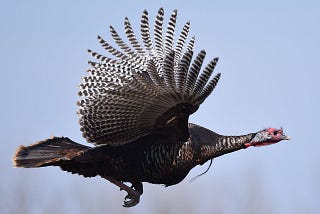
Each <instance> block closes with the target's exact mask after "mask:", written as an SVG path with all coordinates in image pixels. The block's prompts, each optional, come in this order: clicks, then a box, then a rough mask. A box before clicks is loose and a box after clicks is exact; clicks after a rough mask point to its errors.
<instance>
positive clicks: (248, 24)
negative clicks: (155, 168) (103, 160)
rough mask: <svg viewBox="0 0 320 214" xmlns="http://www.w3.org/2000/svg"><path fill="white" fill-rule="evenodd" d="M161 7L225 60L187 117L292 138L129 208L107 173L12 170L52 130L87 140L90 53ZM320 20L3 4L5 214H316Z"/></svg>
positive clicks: (1, 206) (253, 5)
mask: <svg viewBox="0 0 320 214" xmlns="http://www.w3.org/2000/svg"><path fill="white" fill-rule="evenodd" d="M160 7H163V8H164V9H165V17H166V18H167V17H168V15H169V14H171V12H172V10H174V9H178V21H177V25H178V29H181V27H182V26H183V24H184V23H185V22H186V21H188V20H190V21H191V33H190V35H195V36H196V44H195V50H196V51H200V50H202V49H205V50H206V52H207V58H206V60H205V62H208V61H209V60H210V59H211V58H213V57H216V56H219V57H220V60H219V63H218V66H217V68H216V71H217V72H221V73H222V77H221V80H220V81H219V84H218V86H217V87H216V89H215V92H214V93H213V94H212V95H211V96H210V97H209V98H208V99H207V100H206V102H205V103H203V104H202V106H201V107H200V109H199V110H198V111H197V112H196V113H195V114H194V115H192V117H191V119H190V120H191V122H194V123H197V124H200V125H202V126H205V127H207V128H209V129H211V130H214V131H216V132H218V133H221V134H226V135H238V134H245V133H249V132H253V131H258V130H260V129H263V128H266V127H269V126H272V127H280V126H283V128H284V130H285V132H286V133H287V134H288V135H289V136H291V138H292V140H291V141H286V142H281V143H280V144H277V145H272V146H269V147H261V148H249V149H247V150H242V151H238V152H235V153H232V154H228V155H226V156H222V157H220V158H217V159H216V160H214V164H213V167H212V169H211V170H210V171H209V172H208V173H207V174H206V175H204V176H202V177H200V178H198V179H197V180H196V181H194V182H192V183H190V182H189V181H190V179H191V178H192V177H193V176H195V175H197V174H199V173H201V172H202V171H204V170H205V167H206V166H202V167H197V168H196V169H194V170H193V171H192V172H191V173H190V175H189V176H188V177H187V178H186V179H185V180H184V181H183V182H182V183H181V184H178V185H176V186H174V187H169V188H164V187H162V186H156V185H151V184H146V185H145V192H144V195H143V196H142V199H141V200H142V201H141V203H140V204H139V205H138V206H137V207H134V208H132V209H129V210H125V209H123V208H122V207H121V204H122V200H123V197H124V196H125V193H124V192H119V191H118V188H116V187H114V186H113V185H112V184H110V183H108V182H106V181H104V180H103V179H101V178H92V179H85V178H82V177H80V176H75V175H71V174H68V173H65V172H63V171H61V170H59V169H58V168H43V169H26V170H25V169H13V168H12V163H11V157H12V155H13V153H14V151H15V149H16V147H17V146H19V145H28V144H31V143H34V142H35V141H38V140H42V139H45V138H48V137H50V136H53V135H55V136H62V135H63V136H68V137H70V138H71V139H73V140H75V141H77V142H79V143H85V140H84V139H83V138H82V137H81V133H80V131H79V125H78V117H77V115H76V113H75V112H76V111H77V106H76V104H75V103H76V101H77V99H78V97H77V94H76V93H77V85H78V84H79V83H80V78H81V77H82V76H84V75H85V70H86V69H87V68H88V65H87V61H88V60H92V58H91V57H90V56H89V54H87V52H86V50H87V49H88V48H90V49H93V50H97V51H98V52H101V53H104V52H103V49H102V48H101V47H99V44H98V42H97V39H96V36H97V35H101V36H102V37H104V38H105V39H106V40H107V41H111V36H110V35H109V32H108V27H109V25H113V26H114V27H115V28H116V29H117V31H118V32H119V33H120V34H121V35H123V32H124V31H123V20H124V17H126V16H127V17H128V18H129V19H130V21H131V23H132V25H133V27H134V28H135V29H136V32H139V25H140V24H139V22H140V17H141V13H142V11H143V10H144V9H147V10H148V11H149V18H150V20H151V22H153V20H154V17H155V15H156V12H157V10H158V9H159V8H160ZM165 20H166V21H167V20H168V19H165ZM319 22H320V3H319V1H303V2H302V1H281V2H280V1H264V2H262V3H261V2H259V3H258V2H257V1H241V2H240V1H228V2H226V1H201V2H200V1H198V2H197V3H187V2H185V1H174V2H173V1H161V2H160V1H159V2H158V1H141V0H140V1H123V0H118V1H113V2H112V3H111V2H107V1H77V2H76V1H73V2H71V1H51V2H49V1H46V2H44V1H3V2H2V6H1V8H0V26H1V31H0V59H1V80H2V81H1V84H0V89H1V92H2V94H1V98H2V101H1V105H0V108H1V109H0V110H1V111H0V126H1V130H2V132H1V135H2V144H1V145H2V146H1V149H0V163H1V164H0V169H1V174H0V181H1V182H0V198H1V201H0V212H1V213H19V209H24V211H25V213H44V212H46V213H50V212H52V213H53V212H55V213H56V212H60V213H88V212H94V213H106V211H113V212H121V213H150V212H155V213H162V212H167V213H174V212H178V211H179V210H181V209H184V210H186V211H188V212H187V213H199V212H202V213H212V212H214V211H215V212H217V213H235V212H236V213H248V212H249V213H250V212H251V213H319V212H320V205H319V198H320V182H319V180H320V167H319V166H320V156H319V154H318V153H319V152H318V151H319V149H320V146H319V142H318V141H319V140H318V135H317V134H318V131H319V128H320V126H319V120H320V117H319V109H320V86H319V80H320V74H319V73H320V66H319V59H320V28H319ZM151 25H153V23H152V24H151Z"/></svg>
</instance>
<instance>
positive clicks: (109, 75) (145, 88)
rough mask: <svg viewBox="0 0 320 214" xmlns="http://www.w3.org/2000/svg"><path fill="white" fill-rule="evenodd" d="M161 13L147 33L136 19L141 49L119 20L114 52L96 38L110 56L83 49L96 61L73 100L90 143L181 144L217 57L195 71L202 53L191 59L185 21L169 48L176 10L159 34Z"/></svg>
mask: <svg viewBox="0 0 320 214" xmlns="http://www.w3.org/2000/svg"><path fill="white" fill-rule="evenodd" d="M163 16H164V11H163V9H162V8H160V9H159V11H158V14H157V16H156V19H155V24H154V38H153V39H154V40H153V41H152V38H151V34H150V26H149V20H148V13H147V11H144V12H143V14H142V19H141V37H142V41H143V45H141V44H140V42H139V41H138V40H137V38H136V36H135V34H134V32H133V29H132V27H131V24H130V22H129V20H128V19H127V18H125V22H124V26H125V34H126V36H127V39H128V40H129V43H130V45H129V44H127V43H125V42H124V41H123V39H122V38H121V37H120V36H119V35H118V33H117V32H116V31H115V30H114V28H113V27H112V26H110V32H111V36H112V38H113V39H114V41H115V43H116V44H117V45H118V46H119V49H116V48H114V47H113V46H111V45H110V44H109V43H107V42H106V41H105V40H104V39H102V38H101V37H100V36H98V40H99V42H100V44H101V45H102V47H103V48H104V49H106V50H107V51H108V52H109V53H110V54H111V55H113V58H109V57H106V56H103V55H100V54H98V53H96V52H94V51H91V50H89V53H90V54H91V55H92V56H93V57H95V58H96V59H97V60H98V61H99V62H89V64H90V65H91V66H92V67H91V68H90V69H89V70H88V76H85V77H83V78H82V79H83V82H82V84H80V89H79V95H80V96H81V99H80V100H79V102H78V105H79V115H80V125H81V131H82V132H83V136H84V137H85V138H86V139H87V141H88V142H91V143H94V144H96V145H101V144H109V145H123V144H126V143H130V142H132V141H134V140H136V139H138V138H141V137H144V136H147V135H150V134H161V135H168V136H170V135H172V136H175V137H176V138H177V139H178V140H186V139H188V137H189V133H188V118H189V115H190V114H192V113H194V112H195V111H196V110H197V109H198V107H199V105H200V104H201V103H202V102H203V101H204V100H205V99H206V98H207V96H208V95H209V94H210V93H211V92H212V91H213V89H214V87H215V86H216V84H217V82H218V80H219V77H220V73H218V74H217V75H216V76H215V77H214V78H212V79H211V80H209V79H210V76H211V74H212V72H213V70H214V68H215V65H216V63H217V61H218V58H215V59H213V60H211V61H210V62H209V64H208V65H207V66H206V67H205V68H204V70H203V71H202V73H201V74H200V75H199V73H200V69H201V65H202V62H203V60H204V57H205V55H206V53H205V51H204V50H203V51H201V52H200V53H199V54H198V55H197V56H196V57H195V58H194V60H193V61H192V56H193V45H194V37H193V38H191V39H190V41H189V42H186V40H187V36H188V33H189V27H190V23H189V22H187V23H186V24H185V25H184V27H183V29H182V31H181V33H180V35H179V37H178V39H177V41H176V44H175V45H174V33H175V23H176V17H177V11H173V13H172V14H171V17H170V20H169V23H168V26H167V30H166V32H165V35H163V32H162V31H163Z"/></svg>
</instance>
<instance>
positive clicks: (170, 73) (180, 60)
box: [14, 8, 288, 207]
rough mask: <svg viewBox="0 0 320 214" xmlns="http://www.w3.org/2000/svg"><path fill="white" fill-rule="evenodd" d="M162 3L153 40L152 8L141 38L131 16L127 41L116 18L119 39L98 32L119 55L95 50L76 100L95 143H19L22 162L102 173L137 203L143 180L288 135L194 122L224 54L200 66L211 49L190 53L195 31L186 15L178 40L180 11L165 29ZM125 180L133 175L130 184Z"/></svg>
mask: <svg viewBox="0 0 320 214" xmlns="http://www.w3.org/2000/svg"><path fill="white" fill-rule="evenodd" d="M163 17H164V10H163V9H162V8H161V9H160V10H159V11H158V14H157V16H156V20H155V25H154V42H152V38H151V33H150V26H149V19H148V13H147V11H144V12H143V14H142V19H141V37H142V41H143V45H141V44H140V43H139V41H138V39H137V38H136V36H135V33H134V31H133V28H132V27H131V24H130V22H129V20H128V19H127V18H126V19H125V22H124V25H125V34H126V36H127V38H128V41H129V43H130V45H131V46H130V45H128V44H127V43H126V42H125V41H123V39H122V38H121V37H120V36H119V34H118V33H117V32H116V31H115V29H114V28H113V27H112V26H110V32H111V36H112V38H113V39H114V41H115V43H116V44H117V45H118V46H119V48H120V49H119V50H118V49H116V48H114V47H112V46H111V45H110V44H109V43H108V42H106V41H105V40H104V39H103V38H102V37H100V36H98V40H99V42H100V44H101V45H102V47H103V48H104V49H106V50H107V51H108V52H109V53H110V54H111V55H112V56H113V57H114V58H109V57H106V56H103V55H101V54H98V53H96V52H94V51H92V50H89V53H90V54H91V55H92V56H93V57H94V58H96V59H97V60H98V62H89V64H90V65H91V66H92V67H91V68H90V69H89V70H88V76H85V77H83V82H82V84H80V89H79V95H80V97H81V99H80V100H79V102H78V105H79V112H78V114H79V116H80V125H81V131H82V132H83V136H84V137H85V138H86V139H87V141H88V142H90V143H93V144H95V145H96V147H88V146H84V145H81V144H78V143H75V142H73V141H72V140H70V139H69V138H65V137H61V138H58V137H54V138H52V139H47V140H45V141H41V142H39V143H36V144H34V145H31V146H28V147H24V146H20V147H19V148H18V150H17V152H16V154H15V155H14V166H16V167H43V166H60V167H61V169H63V170H65V171H68V172H72V173H76V174H79V175H83V176H85V177H93V176H97V175H99V176H101V177H103V178H105V179H107V180H109V181H110V182H112V183H114V184H116V185H118V186H119V187H120V188H121V189H124V190H126V191H127V192H128V195H127V196H126V198H125V199H126V200H125V204H124V206H127V207H129V206H134V205H136V204H137V203H138V202H139V200H140V195H141V194H142V193H143V187H142V182H149V183H154V184H164V185H166V186H170V185H174V184H177V183H179V182H180V181H181V180H183V179H184V178H185V176H186V175H187V174H188V172H189V171H190V170H191V169H192V168H193V167H194V166H196V165H199V164H203V163H205V162H206V161H208V160H210V159H213V158H215V157H218V156H220V155H223V154H226V153H229V152H233V151H236V150H239V149H242V148H247V147H249V146H253V145H254V146H257V145H268V144H272V143H276V142H278V141H280V140H283V139H288V137H287V136H285V135H284V134H283V132H282V129H280V130H279V129H274V128H269V129H265V130H262V131H259V132H256V133H250V134H247V135H243V136H223V135H219V134H217V133H215V132H212V131H210V130H208V129H205V128H203V127H201V126H198V125H195V124H191V123H188V119H189V115H191V114H192V113H194V112H195V111H197V109H198V108H199V106H200V104H201V103H202V102H204V100H205V99H206V98H207V97H208V96H209V95H210V93H211V92H212V91H213V89H214V88H215V86H216V84H217V83H218V81H219V78H220V73H218V74H216V75H215V76H214V77H213V78H211V79H210V77H211V75H212V73H213V70H214V68H215V66H216V64H217V62H218V58H214V59H212V60H211V61H210V62H209V63H208V65H207V66H206V67H205V68H204V69H203V71H202V72H200V70H201V67H202V64H203V61H204V58H205V55H206V52H205V51H204V50H203V51H200V52H199V54H197V56H196V57H195V58H194V60H193V61H192V56H193V45H194V37H193V38H191V40H190V41H189V42H187V36H188V34H189V28H190V23H189V22H187V23H186V24H185V25H184V27H183V28H182V31H181V33H180V35H179V37H178V39H177V42H176V45H174V34H175V24H176V17H177V11H176V10H175V11H173V13H172V14H171V16H170V19H169V23H168V26H167V30H166V32H165V35H163V32H162V31H163V20H164V18H163ZM124 182H130V183H132V185H133V186H132V187H128V186H126V185H125V184H124Z"/></svg>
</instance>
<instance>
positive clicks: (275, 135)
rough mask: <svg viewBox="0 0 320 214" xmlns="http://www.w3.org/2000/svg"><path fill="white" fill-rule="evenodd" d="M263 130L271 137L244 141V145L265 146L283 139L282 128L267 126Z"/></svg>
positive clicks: (246, 146)
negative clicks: (265, 139) (257, 140)
mask: <svg viewBox="0 0 320 214" xmlns="http://www.w3.org/2000/svg"><path fill="white" fill-rule="evenodd" d="M265 131H267V132H268V133H269V134H270V135H271V137H272V139H271V140H270V139H269V140H268V141H262V142H249V143H245V144H244V147H245V148H248V147H250V146H267V145H271V144H275V143H278V142H279V141H281V140H283V138H282V137H283V130H282V128H281V129H276V128H268V129H266V130H265Z"/></svg>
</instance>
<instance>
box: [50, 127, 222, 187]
mask: <svg viewBox="0 0 320 214" xmlns="http://www.w3.org/2000/svg"><path fill="white" fill-rule="evenodd" d="M195 127H198V128H199V126H196V125H194V124H189V132H190V133H191V134H190V138H189V139H188V140H187V141H185V142H183V141H179V140H177V139H175V138H174V137H168V136H161V135H159V134H154V135H148V136H145V137H143V138H141V139H138V140H136V141H134V142H132V143H130V144H125V145H123V146H121V147H119V146H110V145H103V146H99V147H94V148H90V149H88V150H86V151H85V152H83V154H82V155H79V156H77V157H75V158H74V159H71V160H67V161H61V162H57V163H56V164H57V165H58V166H60V167H61V168H62V169H63V170H66V171H69V172H72V173H78V174H80V175H83V176H85V177H92V176H96V175H100V176H102V177H105V176H106V177H113V178H115V179H117V180H120V181H123V182H131V183H133V182H149V183H153V184H164V185H166V186H170V185H174V184H177V183H179V182H180V181H182V180H183V179H184V178H185V177H186V176H187V174H188V173H189V171H190V170H191V169H192V168H193V167H195V166H196V165H198V164H203V163H205V162H206V161H207V160H208V159H209V158H213V157H212V156H209V154H208V157H207V158H205V157H204V154H203V152H201V149H202V151H203V147H204V146H205V145H210V144H211V145H212V143H213V142H214V141H216V142H217V141H218V135H217V134H215V133H214V132H211V131H210V130H206V131H207V133H205V134H204V135H198V134H197V132H194V129H195ZM201 128H202V127H201ZM192 133H193V134H192ZM214 135H216V137H215V138H212V137H213V136H214ZM209 137H210V141H209ZM209 143H210V144H209ZM217 155H218V154H217Z"/></svg>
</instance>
